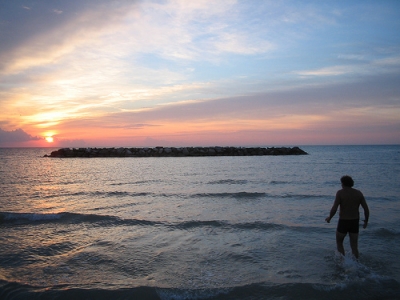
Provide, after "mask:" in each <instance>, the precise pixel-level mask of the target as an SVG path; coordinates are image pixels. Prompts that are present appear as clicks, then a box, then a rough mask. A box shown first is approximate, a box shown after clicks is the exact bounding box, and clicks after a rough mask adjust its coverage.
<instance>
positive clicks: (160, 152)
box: [45, 147, 308, 157]
mask: <svg viewBox="0 0 400 300" xmlns="http://www.w3.org/2000/svg"><path fill="white" fill-rule="evenodd" d="M304 154H308V153H307V152H305V151H303V150H301V149H300V148H299V147H293V148H290V147H280V148H275V147H271V148H262V147H254V148H246V147H179V148H176V147H154V148H72V149H71V148H62V149H59V150H57V151H53V152H51V154H50V155H47V154H46V155H45V157H184V156H255V155H304Z"/></svg>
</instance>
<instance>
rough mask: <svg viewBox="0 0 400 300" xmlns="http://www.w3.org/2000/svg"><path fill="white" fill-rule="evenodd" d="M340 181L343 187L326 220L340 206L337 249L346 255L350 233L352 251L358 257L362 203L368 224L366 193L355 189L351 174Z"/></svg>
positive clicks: (365, 226) (337, 194) (329, 218)
mask: <svg viewBox="0 0 400 300" xmlns="http://www.w3.org/2000/svg"><path fill="white" fill-rule="evenodd" d="M340 181H341V183H342V189H341V190H339V191H338V192H337V193H336V198H335V202H334V203H333V206H332V209H331V211H330V214H329V217H327V218H326V219H325V221H326V222H328V223H329V222H330V221H331V219H332V218H333V216H334V215H335V214H336V211H337V209H338V207H339V206H340V211H339V221H338V225H337V230H336V246H337V250H338V251H339V252H340V253H341V254H342V255H344V247H343V241H344V238H345V236H346V234H347V233H349V237H350V247H351V251H352V253H353V255H354V256H355V257H356V258H357V259H358V256H359V253H358V232H359V221H360V212H359V207H360V205H361V206H362V208H363V209H364V217H365V220H364V225H363V228H364V229H365V228H367V225H368V219H369V208H368V205H367V202H366V201H365V198H364V195H363V194H362V193H361V192H360V191H359V190H356V189H353V185H354V181H353V179H352V178H351V177H350V176H347V175H346V176H343V177H342V178H341V179H340Z"/></svg>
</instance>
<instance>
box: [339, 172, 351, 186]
mask: <svg viewBox="0 0 400 300" xmlns="http://www.w3.org/2000/svg"><path fill="white" fill-rule="evenodd" d="M340 182H341V183H342V185H343V186H347V187H353V185H354V180H353V178H351V177H350V176H349V175H345V176H343V177H342V178H340Z"/></svg>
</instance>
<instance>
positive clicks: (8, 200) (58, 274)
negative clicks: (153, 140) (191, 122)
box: [0, 145, 400, 300]
mask: <svg viewBox="0 0 400 300" xmlns="http://www.w3.org/2000/svg"><path fill="white" fill-rule="evenodd" d="M300 148H301V149H303V150H304V151H306V152H308V155H301V156H232V157H229V156H226V157H153V158H151V157H146V158H145V157H143V158H134V157H127V158H45V157H43V156H44V155H45V154H50V153H51V151H53V150H56V149H51V148H3V149H0V299H76V300H79V299H162V300H172V299H177V300H178V299H276V300H277V299H279V300H288V299H307V300H310V299H324V300H328V299H400V259H399V258H398V255H399V253H400V229H399V228H400V146H398V145H397V146H396V145H394V146H301V147H300ZM346 174H347V175H350V176H352V177H353V179H354V181H355V185H354V187H355V188H357V189H359V190H361V191H362V192H363V194H364V196H365V198H366V200H367V203H368V205H369V208H370V213H371V215H370V221H369V225H368V227H367V228H366V229H362V228H361V229H360V236H359V251H360V258H359V260H355V259H354V258H353V257H352V256H351V255H350V252H351V251H350V246H349V240H348V237H346V239H345V251H346V256H345V257H344V258H343V257H341V256H340V255H339V254H338V253H337V251H336V243H335V231H336V223H337V220H338V215H336V216H335V217H334V218H333V219H332V221H331V223H330V224H328V223H326V222H325V218H326V217H327V216H328V214H329V211H330V208H331V206H332V204H333V201H334V197H335V194H336V191H337V190H339V189H340V188H341V186H340V177H341V176H343V175H346ZM360 213H361V216H363V211H362V209H361V208H360Z"/></svg>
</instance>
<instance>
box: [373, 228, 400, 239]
mask: <svg viewBox="0 0 400 300" xmlns="http://www.w3.org/2000/svg"><path fill="white" fill-rule="evenodd" d="M371 234H373V235H375V236H377V237H379V238H398V237H399V236H400V232H399V231H397V230H394V229H387V228H379V229H376V230H374V231H372V233H371Z"/></svg>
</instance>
